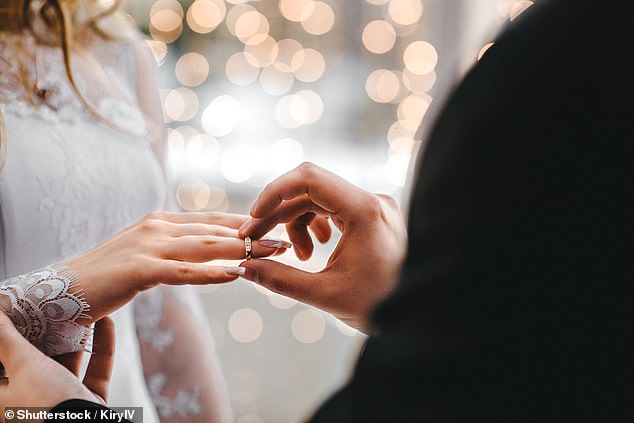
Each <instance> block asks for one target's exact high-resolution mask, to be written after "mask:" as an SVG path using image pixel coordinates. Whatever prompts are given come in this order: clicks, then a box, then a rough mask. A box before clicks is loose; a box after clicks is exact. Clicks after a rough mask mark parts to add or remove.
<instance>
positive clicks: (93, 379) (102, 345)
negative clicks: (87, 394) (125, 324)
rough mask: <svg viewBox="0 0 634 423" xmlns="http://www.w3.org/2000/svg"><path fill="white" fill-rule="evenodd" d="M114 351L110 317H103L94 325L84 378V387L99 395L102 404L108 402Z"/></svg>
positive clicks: (112, 326) (113, 336)
mask: <svg viewBox="0 0 634 423" xmlns="http://www.w3.org/2000/svg"><path fill="white" fill-rule="evenodd" d="M114 350H115V331H114V322H113V321H112V319H111V318H110V317H104V318H103V319H101V320H99V321H98V322H97V323H96V324H95V336H94V338H93V349H92V356H91V357H90V363H89V364H88V368H87V369H86V376H85V377H84V385H86V387H87V388H88V389H90V390H91V391H92V392H94V393H95V394H96V395H99V397H101V398H102V399H103V401H104V402H107V400H108V387H109V386H110V376H111V374H112V363H113V361H114Z"/></svg>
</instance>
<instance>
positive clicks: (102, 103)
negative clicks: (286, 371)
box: [0, 31, 217, 423]
mask: <svg viewBox="0 0 634 423" xmlns="http://www.w3.org/2000/svg"><path fill="white" fill-rule="evenodd" d="M94 49H95V50H96V53H97V54H98V55H99V63H100V67H99V69H100V70H102V71H103V72H104V76H105V78H104V79H103V81H106V82H108V84H104V86H99V84H98V83H97V84H95V83H94V81H92V80H91V82H90V84H91V85H88V82H87V81H88V79H87V78H83V77H82V73H81V68H80V67H78V68H79V70H80V71H78V72H77V73H76V74H75V75H76V77H77V83H78V85H79V86H80V88H81V89H82V92H86V93H87V97H88V98H89V99H90V101H91V102H92V104H94V106H96V108H97V109H98V111H99V113H100V114H102V115H103V116H104V117H106V118H107V119H108V120H109V121H111V122H112V123H114V124H115V125H116V126H118V127H119V128H122V129H123V131H117V130H115V129H113V128H111V127H110V126H108V125H105V124H104V123H101V122H99V121H98V120H96V119H95V118H94V117H93V116H92V115H91V114H90V113H88V112H87V110H86V109H85V108H84V107H83V106H82V105H81V104H80V102H79V101H78V98H77V96H76V94H75V93H74V92H73V90H72V87H71V85H70V83H69V81H68V78H67V75H66V72H65V69H64V62H63V55H62V52H61V50H60V49H59V48H58V47H47V46H41V45H39V44H37V42H36V41H35V39H34V38H33V37H32V36H30V35H28V34H26V33H24V34H12V33H4V32H1V31H0V111H1V112H2V115H3V116H4V120H5V127H6V140H5V142H6V144H7V146H6V151H5V152H4V153H3V154H2V155H3V156H4V157H5V161H4V164H3V165H2V168H0V219H1V220H0V223H1V225H0V305H3V308H4V309H5V310H6V309H7V307H8V309H9V310H11V312H10V313H9V315H10V317H11V318H12V319H13V321H14V323H15V324H16V326H17V327H18V328H19V329H20V330H21V331H22V333H23V334H24V336H26V337H27V339H29V340H30V341H31V342H32V343H34V344H35V345H36V346H38V347H39V348H40V349H41V350H42V351H44V352H45V353H47V354H49V355H54V354H59V353H64V352H69V351H77V350H80V349H85V345H84V344H85V342H86V337H85V328H83V327H81V326H79V325H76V324H75V323H74V321H75V320H76V319H77V318H78V317H79V316H80V315H82V314H86V313H88V314H89V313H90V310H89V307H88V305H87V304H85V302H84V301H83V300H82V299H81V298H80V296H75V295H70V294H68V288H69V286H71V285H72V284H74V283H79V284H80V286H81V281H75V280H74V275H73V272H72V269H67V268H63V267H60V266H58V265H55V264H56V263H60V262H62V261H64V260H65V259H68V258H70V257H72V256H75V255H77V254H80V253H82V252H85V251H87V250H88V249H90V248H92V247H94V246H95V245H96V244H97V243H99V242H100V241H102V240H104V239H106V238H108V237H110V236H111V235H113V234H114V233H115V232H117V231H119V230H120V229H123V228H124V227H126V226H128V225H130V224H132V223H133V222H135V221H136V220H138V219H139V218H141V217H142V216H144V215H145V214H147V213H148V212H150V211H153V210H157V209H161V208H162V207H163V204H164V198H165V184H164V179H163V173H162V169H161V167H160V164H159V162H158V160H157V158H156V155H155V153H154V151H153V149H152V146H151V144H150V142H149V141H148V138H147V137H146V133H147V128H148V125H147V119H146V118H147V115H146V114H144V113H143V112H142V107H141V102H140V101H139V96H138V95H137V94H138V91H137V88H138V82H139V81H138V80H139V74H140V73H141V74H142V73H143V72H142V71H141V70H140V67H139V63H138V58H139V55H138V46H135V45H133V44H132V43H128V44H122V43H119V44H114V43H112V42H101V44H97V45H96V46H95V48H94ZM148 57H149V56H148ZM25 69H27V70H26V71H25ZM25 72H26V75H25ZM141 76H142V77H143V78H147V79H152V75H141ZM25 78H26V80H27V81H32V82H33V87H31V86H30V85H29V84H25V83H24V82H23V81H24V80H25ZM113 87H115V88H116V89H115V90H113V89H112V88H113ZM31 88H33V91H30V90H31ZM42 90H45V91H42ZM37 91H39V95H38V93H37ZM170 293H171V291H168V290H167V289H166V288H155V289H153V290H151V291H148V292H147V293H144V294H142V295H141V296H140V297H137V299H136V300H135V301H133V302H132V303H130V304H128V305H127V306H125V307H123V308H122V309H120V310H119V311H117V312H116V313H115V314H114V315H113V317H114V320H115V325H116V335H117V344H116V345H117V347H116V356H115V367H114V372H113V377H112V381H111V387H110V399H109V405H111V406H115V407H116V406H135V407H143V408H144V421H145V422H146V423H147V422H157V421H159V418H158V416H159V412H160V414H161V415H162V416H165V417H166V418H170V417H174V416H181V417H182V418H183V421H188V415H190V417H191V415H193V414H196V413H199V412H200V408H201V404H200V401H199V388H198V387H196V386H195V385H194V383H193V382H190V383H189V384H188V386H176V387H175V386H169V389H166V390H163V389H164V388H165V387H166V386H167V385H169V383H170V376H169V375H166V374H163V373H162V372H161V371H160V366H157V365H156V361H158V362H159V364H160V362H161V361H162V359H161V353H162V352H164V351H166V346H168V345H169V344H170V343H172V342H174V334H175V333H176V330H175V329H173V328H170V327H169V325H168V324H164V323H161V325H159V323H160V322H161V320H163V322H165V321H166V320H169V319H165V318H164V317H163V316H162V306H163V304H165V303H166V302H167V301H168V299H167V298H166V295H171V294H170ZM176 293H177V294H184V295H174V298H176V299H177V302H188V301H190V300H191V296H188V295H187V293H186V292H181V291H178V292H176ZM188 307H189V309H191V306H188ZM135 315H136V317H135ZM137 334H141V335H142V336H141V337H142V338H143V339H141V342H140V341H139V339H138V335H137ZM140 344H143V345H145V348H146V349H154V350H153V351H149V353H148V355H149V356H152V357H153V359H154V361H155V363H154V365H153V368H152V369H151V370H148V369H147V368H146V369H145V376H144V366H143V362H142V351H141V347H140ZM163 358H164V360H165V362H169V361H170V360H172V361H173V360H175V359H177V357H176V358H175V357H169V358H167V357H163ZM146 367H147V366H146ZM157 369H158V370H157ZM216 376H217V375H216ZM210 377H211V376H210ZM163 392H170V393H171V394H170V395H164V394H163ZM202 406H204V404H203V405H202ZM157 410H158V412H157Z"/></svg>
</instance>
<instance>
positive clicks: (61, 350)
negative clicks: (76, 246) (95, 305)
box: [0, 265, 91, 356]
mask: <svg viewBox="0 0 634 423" xmlns="http://www.w3.org/2000/svg"><path fill="white" fill-rule="evenodd" d="M0 285H2V287H1V288H0V308H1V309H2V310H3V311H4V313H5V314H6V315H7V316H9V318H10V319H11V321H13V324H14V325H15V327H16V328H17V329H18V331H19V332H20V333H21V334H22V335H23V336H24V337H25V338H26V339H27V340H28V341H29V342H30V343H31V344H33V345H35V346H36V347H37V348H38V349H40V350H41V351H42V352H43V353H44V354H46V355H48V356H54V355H59V354H65V353H69V352H75V351H87V348H88V340H89V337H90V334H91V329H90V328H89V327H87V326H84V325H80V324H79V323H77V320H78V319H90V316H89V314H88V312H89V310H90V306H89V305H88V303H87V302H86V300H85V299H84V298H83V295H82V292H81V290H79V289H77V287H78V285H79V277H78V276H77V274H76V273H75V272H74V271H73V270H72V269H70V268H69V267H66V266H61V265H55V266H50V267H46V268H44V269H40V270H36V271H34V272H31V273H28V274H26V275H21V276H16V277H15V278H11V279H8V280H6V281H3V282H2V283H0ZM70 291H73V293H70Z"/></svg>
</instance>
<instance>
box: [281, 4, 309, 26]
mask: <svg viewBox="0 0 634 423" xmlns="http://www.w3.org/2000/svg"><path fill="white" fill-rule="evenodd" d="M314 10H315V1H313V0H280V12H281V13H282V16H284V17H285V18H286V19H288V20H289V21H293V22H302V21H304V20H306V19H308V18H310V16H311V15H312V14H313V11H314Z"/></svg>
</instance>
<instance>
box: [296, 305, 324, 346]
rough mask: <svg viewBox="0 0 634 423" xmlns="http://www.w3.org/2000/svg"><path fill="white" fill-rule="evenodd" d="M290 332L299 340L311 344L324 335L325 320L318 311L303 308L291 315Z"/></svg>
mask: <svg viewBox="0 0 634 423" xmlns="http://www.w3.org/2000/svg"><path fill="white" fill-rule="evenodd" d="M291 332H292V333H293V336H294V337H295V339H297V340H298V341H299V342H302V343H304V344H312V343H315V342H317V341H319V340H320V339H321V338H322V337H323V336H324V333H325V332H326V321H325V319H324V316H323V315H322V314H321V313H320V312H319V311H316V310H313V309H305V310H302V311H300V312H298V313H297V314H296V315H295V316H294V317H293V320H292V322H291Z"/></svg>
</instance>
